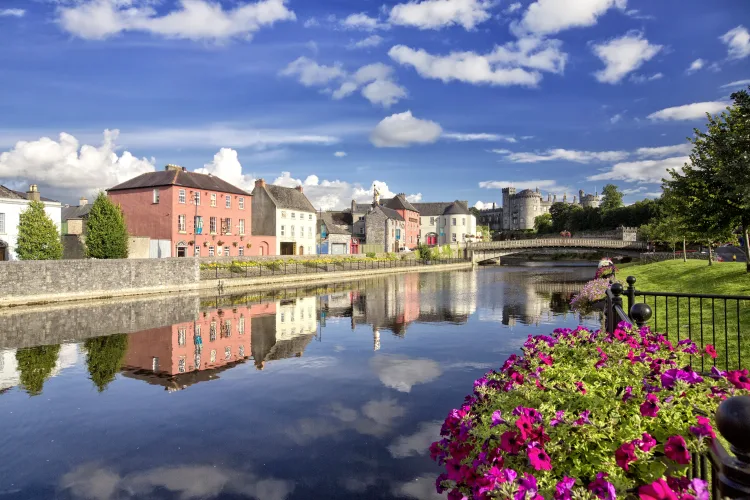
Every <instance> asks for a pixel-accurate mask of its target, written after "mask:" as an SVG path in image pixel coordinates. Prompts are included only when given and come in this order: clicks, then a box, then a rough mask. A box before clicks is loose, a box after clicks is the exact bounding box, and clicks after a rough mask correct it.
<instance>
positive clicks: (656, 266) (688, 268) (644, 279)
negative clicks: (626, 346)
mask: <svg viewBox="0 0 750 500" xmlns="http://www.w3.org/2000/svg"><path fill="white" fill-rule="evenodd" d="M619 268H620V272H619V273H618V278H619V279H620V280H621V281H623V282H624V281H625V278H626V277H628V276H633V277H635V279H636V284H635V286H636V288H637V289H638V290H643V291H649V292H680V293H705V294H719V295H750V275H748V274H747V273H746V272H745V264H744V263H742V262H716V263H714V265H713V266H709V265H708V263H707V262H706V261H700V260H688V261H687V262H683V261H681V260H674V261H663V262H654V263H651V264H637V263H632V264H624V265H620V266H619Z"/></svg>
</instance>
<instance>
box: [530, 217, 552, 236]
mask: <svg viewBox="0 0 750 500" xmlns="http://www.w3.org/2000/svg"><path fill="white" fill-rule="evenodd" d="M534 229H535V230H536V232H537V233H539V234H544V233H551V232H552V215H551V214H542V215H537V216H536V217H534Z"/></svg>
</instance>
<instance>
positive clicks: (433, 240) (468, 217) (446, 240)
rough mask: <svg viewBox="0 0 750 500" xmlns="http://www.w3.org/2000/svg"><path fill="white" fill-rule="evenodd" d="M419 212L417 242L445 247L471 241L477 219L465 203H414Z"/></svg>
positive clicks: (475, 230) (475, 229) (474, 234)
mask: <svg viewBox="0 0 750 500" xmlns="http://www.w3.org/2000/svg"><path fill="white" fill-rule="evenodd" d="M414 208H416V209H417V210H418V211H419V221H420V223H419V242H420V243H423V244H425V245H429V246H434V245H446V244H450V243H466V242H469V241H473V239H474V238H475V237H476V234H477V219H476V217H474V215H473V214H472V213H471V212H470V211H469V204H468V202H467V201H459V200H456V201H452V202H434V203H414Z"/></svg>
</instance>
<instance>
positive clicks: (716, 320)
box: [617, 260, 750, 369]
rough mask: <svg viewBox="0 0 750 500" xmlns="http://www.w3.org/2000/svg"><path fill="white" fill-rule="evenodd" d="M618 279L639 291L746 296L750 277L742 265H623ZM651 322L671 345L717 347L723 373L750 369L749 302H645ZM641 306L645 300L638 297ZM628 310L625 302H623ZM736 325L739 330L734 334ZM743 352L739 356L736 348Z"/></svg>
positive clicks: (654, 299)
mask: <svg viewBox="0 0 750 500" xmlns="http://www.w3.org/2000/svg"><path fill="white" fill-rule="evenodd" d="M619 267H620V272H619V273H618V276H617V277H618V279H619V280H620V281H622V282H623V285H624V286H627V285H626V284H625V278H626V277H628V276H634V277H635V278H636V283H635V287H636V289H637V290H641V291H651V292H678V293H696V294H711V295H744V296H750V275H748V274H747V273H745V264H744V263H733V262H718V263H714V265H713V266H709V265H708V262H707V261H697V260H689V261H687V262H682V261H681V260H676V261H665V262H654V263H651V264H644V265H639V264H626V265H623V266H619ZM645 298H646V303H648V305H650V306H651V309H652V311H653V313H654V314H653V317H652V318H651V320H650V321H649V325H650V326H651V327H652V328H653V329H654V330H656V331H659V332H664V333H666V334H668V336H669V338H670V340H681V339H684V338H690V339H692V340H693V341H695V343H696V344H698V346H699V347H701V348H702V347H703V346H705V345H706V344H712V345H714V346H715V347H716V351H717V352H718V357H717V358H716V363H717V365H718V366H719V367H722V368H731V369H736V368H738V367H742V368H748V367H750V301H747V300H744V301H739V302H738V301H736V300H728V301H726V303H725V301H724V300H720V299H716V300H713V301H712V300H711V299H703V300H702V301H701V300H700V299H696V298H693V299H687V298H680V299H679V300H678V299H677V298H668V299H667V298H666V297H645ZM636 301H637V302H642V301H643V297H637V298H636ZM625 303H626V304H627V301H626V302H625ZM738 320H739V328H738ZM738 344H739V345H741V346H742V349H741V350H739V351H738V349H737V346H738Z"/></svg>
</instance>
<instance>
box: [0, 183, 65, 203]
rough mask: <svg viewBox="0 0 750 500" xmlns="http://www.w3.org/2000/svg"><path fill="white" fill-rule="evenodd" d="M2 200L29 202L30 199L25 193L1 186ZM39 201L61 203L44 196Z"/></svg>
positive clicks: (0, 196)
mask: <svg viewBox="0 0 750 500" xmlns="http://www.w3.org/2000/svg"><path fill="white" fill-rule="evenodd" d="M0 198H5V199H11V200H28V199H29V198H28V197H27V196H26V193H24V192H23V191H14V190H13V189H9V188H7V187H5V186H3V185H2V184H0ZM39 199H40V200H41V201H48V202H51V203H60V202H59V201H57V200H53V199H51V198H45V197H44V196H40V197H39Z"/></svg>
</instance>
